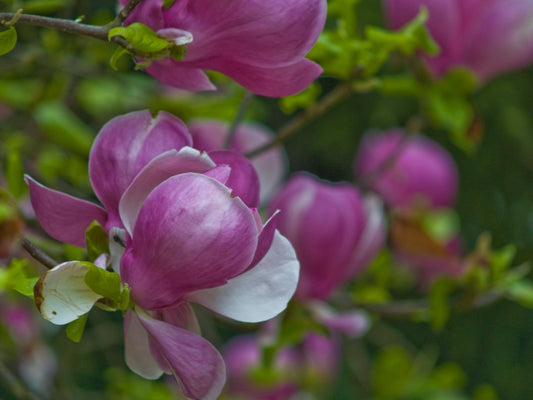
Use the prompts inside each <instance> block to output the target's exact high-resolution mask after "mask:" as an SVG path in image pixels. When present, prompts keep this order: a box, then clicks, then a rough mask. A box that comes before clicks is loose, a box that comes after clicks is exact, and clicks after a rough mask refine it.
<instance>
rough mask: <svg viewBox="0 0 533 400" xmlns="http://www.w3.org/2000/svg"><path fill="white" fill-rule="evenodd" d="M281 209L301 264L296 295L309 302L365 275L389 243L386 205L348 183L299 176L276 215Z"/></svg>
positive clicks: (281, 196)
mask: <svg viewBox="0 0 533 400" xmlns="http://www.w3.org/2000/svg"><path fill="white" fill-rule="evenodd" d="M277 209H279V210H280V211H281V212H280V214H279V220H278V228H279V230H280V231H281V232H282V233H283V234H284V235H285V236H286V237H287V238H288V239H289V240H290V241H291V243H292V244H293V246H294V248H295V250H296V254H297V255H298V259H299V260H300V264H301V272H300V282H299V284H298V289H297V291H296V296H297V297H298V298H300V299H303V300H308V299H318V300H325V299H327V298H328V297H329V296H330V295H331V293H332V292H333V291H334V290H335V289H337V288H338V287H339V286H340V285H341V284H343V283H345V282H346V281H347V280H349V279H351V278H352V277H353V276H354V275H356V274H357V273H358V272H360V271H362V270H363V269H364V268H365V267H366V266H367V265H368V263H369V262H370V261H371V259H372V258H373V257H374V255H375V254H376V252H377V251H378V250H379V249H380V248H381V246H382V245H383V242H384V236H385V232H384V231H385V224H384V216H383V212H382V208H381V203H380V201H379V200H378V199H377V198H375V197H372V196H369V197H363V196H362V195H361V194H360V193H359V191H358V190H357V189H356V188H355V187H354V186H352V185H350V184H347V183H336V184H332V183H329V182H325V181H321V180H319V179H317V178H315V177H314V176H312V175H308V174H304V173H299V174H295V175H293V176H292V177H291V178H290V179H289V181H288V182H287V183H286V184H285V186H284V187H283V188H282V189H281V190H280V191H279V193H278V194H277V195H276V196H275V198H274V199H273V200H272V202H271V204H270V205H269V210H270V212H271V213H272V212H274V210H277Z"/></svg>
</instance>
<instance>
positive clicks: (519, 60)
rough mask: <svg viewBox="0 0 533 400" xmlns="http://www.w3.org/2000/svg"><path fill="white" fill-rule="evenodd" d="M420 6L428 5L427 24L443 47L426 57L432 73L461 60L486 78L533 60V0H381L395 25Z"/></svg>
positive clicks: (410, 16)
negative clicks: (436, 54)
mask: <svg viewBox="0 0 533 400" xmlns="http://www.w3.org/2000/svg"><path fill="white" fill-rule="evenodd" d="M421 6H425V7H426V8H427V9H428V10H429V21H428V29H429V31H430V33H431V35H432V36H433V38H434V39H435V40H436V41H437V43H438V44H439V46H440V47H441V53H440V54H439V55H438V56H436V57H429V56H427V57H425V59H426V61H427V64H428V66H429V68H430V70H431V71H432V72H433V73H434V74H435V75H437V76H442V75H444V74H445V73H446V71H448V70H449V69H450V68H451V67H455V66H464V67H467V68H469V69H471V70H472V71H473V72H474V73H475V75H476V76H477V77H478V78H479V79H481V80H483V81H485V80H488V79H490V78H492V77H494V76H496V75H499V74H502V73H505V72H509V71H512V70H515V69H519V68H523V67H525V66H527V65H528V64H530V63H532V62H533V40H532V38H533V22H532V21H533V1H531V0H384V8H385V12H386V16H387V19H388V21H389V25H390V26H391V27H392V28H393V29H398V28H400V27H402V26H403V25H404V24H406V23H407V22H408V21H410V20H411V19H412V18H414V17H415V16H416V14H417V13H418V11H419V9H420V7H421Z"/></svg>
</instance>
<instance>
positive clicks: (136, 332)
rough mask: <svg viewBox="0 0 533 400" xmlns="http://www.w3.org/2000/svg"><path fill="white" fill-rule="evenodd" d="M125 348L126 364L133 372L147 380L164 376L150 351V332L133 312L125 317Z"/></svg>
mask: <svg viewBox="0 0 533 400" xmlns="http://www.w3.org/2000/svg"><path fill="white" fill-rule="evenodd" d="M124 348H125V353H126V364H127V366H128V367H129V368H130V369H131V370H132V371H133V372H135V373H136V374H139V375H140V376H142V377H143V378H146V379H157V378H159V377H160V376H161V375H163V370H162V369H161V368H159V364H158V363H157V361H156V360H155V358H154V356H153V355H152V352H151V350H150V344H149V340H148V331H147V330H146V329H145V328H144V326H142V324H141V322H140V321H139V317H138V316H137V314H136V313H135V312H133V311H131V310H129V311H128V312H127V313H126V316H125V317H124Z"/></svg>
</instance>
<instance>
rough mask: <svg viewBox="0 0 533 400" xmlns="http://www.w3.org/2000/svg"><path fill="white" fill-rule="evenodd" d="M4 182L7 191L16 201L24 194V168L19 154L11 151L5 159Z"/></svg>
mask: <svg viewBox="0 0 533 400" xmlns="http://www.w3.org/2000/svg"><path fill="white" fill-rule="evenodd" d="M6 180H7V186H8V188H9V191H10V192H11V194H12V195H13V197H15V198H16V199H18V198H20V197H21V196H22V195H23V194H24V193H25V192H26V187H27V186H26V184H25V182H24V167H23V166H22V160H21V158H20V153H19V152H18V151H16V150H12V151H10V152H9V153H8V155H7V159H6Z"/></svg>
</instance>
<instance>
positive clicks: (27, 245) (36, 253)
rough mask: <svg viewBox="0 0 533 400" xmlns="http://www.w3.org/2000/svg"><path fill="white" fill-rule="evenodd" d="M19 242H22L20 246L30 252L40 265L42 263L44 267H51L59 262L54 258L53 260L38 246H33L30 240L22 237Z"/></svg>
mask: <svg viewBox="0 0 533 400" xmlns="http://www.w3.org/2000/svg"><path fill="white" fill-rule="evenodd" d="M21 242H22V247H23V248H24V249H25V250H26V251H27V252H28V253H29V254H30V256H32V257H33V258H35V259H36V260H37V261H39V262H40V263H41V264H42V265H44V266H45V267H46V268H48V269H52V268H54V267H55V266H56V265H57V264H59V263H58V262H57V261H56V260H54V259H53V258H52V257H50V256H49V255H48V254H46V253H45V252H44V251H42V250H41V249H40V248H38V247H37V246H35V245H34V244H33V243H32V242H30V241H29V240H28V239H26V238H25V237H22V239H21Z"/></svg>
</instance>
